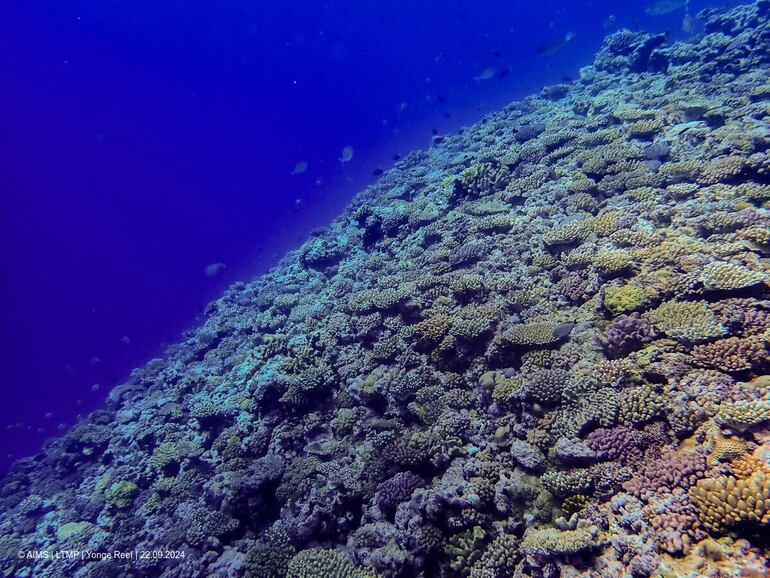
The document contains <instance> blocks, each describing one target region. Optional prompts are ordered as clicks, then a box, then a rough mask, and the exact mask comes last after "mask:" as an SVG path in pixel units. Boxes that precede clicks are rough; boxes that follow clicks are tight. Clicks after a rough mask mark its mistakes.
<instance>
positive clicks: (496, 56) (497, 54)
mask: <svg viewBox="0 0 770 578" xmlns="http://www.w3.org/2000/svg"><path fill="white" fill-rule="evenodd" d="M502 55H503V53H502V52H500V51H499V50H495V51H494V52H493V53H492V56H494V57H495V58H500V57H501V56H502Z"/></svg>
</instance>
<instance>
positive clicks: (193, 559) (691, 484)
mask: <svg viewBox="0 0 770 578" xmlns="http://www.w3.org/2000/svg"><path fill="white" fill-rule="evenodd" d="M698 19H699V22H700V26H702V29H703V33H702V34H699V35H695V36H692V37H691V38H689V39H687V40H684V41H680V42H675V43H670V42H669V41H668V40H667V39H666V36H665V35H663V34H648V33H644V32H636V31H630V30H621V31H619V32H616V33H614V34H612V35H611V36H609V37H608V38H607V39H606V40H605V42H604V44H603V46H602V48H601V50H600V51H599V53H598V54H597V55H596V57H595V59H594V61H593V63H592V64H591V65H589V66H586V67H585V68H583V69H582V70H581V73H580V79H579V80H578V81H575V82H571V83H563V84H559V85H557V86H554V87H548V88H547V89H544V90H543V91H542V92H540V93H538V94H536V95H533V96H530V97H528V98H526V99H525V100H523V101H521V102H514V103H511V104H510V105H508V106H506V107H505V108H504V109H503V110H501V111H499V112H497V113H494V114H491V115H489V116H487V117H486V118H485V119H484V121H483V122H480V123H479V124H477V125H476V126H473V127H469V128H467V129H465V130H463V131H462V132H461V133H460V134H457V135H452V136H446V137H442V138H441V139H437V140H435V141H434V144H433V146H431V148H429V149H428V150H426V151H418V152H413V153H411V154H409V155H406V156H404V157H403V158H401V159H400V160H399V161H398V162H397V163H396V165H395V166H394V167H393V168H392V169H391V170H388V171H385V172H384V174H382V175H381V177H380V178H379V179H378V180H377V181H376V182H375V183H374V184H372V185H371V186H369V187H368V188H367V189H365V190H364V191H362V192H361V193H359V194H358V195H357V196H356V197H355V198H354V199H353V200H352V201H351V203H350V205H349V207H347V209H346V210H345V211H344V212H343V213H342V214H341V215H340V216H339V217H338V218H336V219H335V220H334V221H333V222H332V223H331V224H330V225H329V227H327V228H325V229H323V230H320V231H317V232H315V233H314V234H313V236H312V237H311V238H310V239H309V240H308V241H307V242H306V243H305V244H304V245H303V246H302V247H300V248H299V249H297V250H296V251H293V252H290V253H289V254H288V255H286V256H285V257H284V258H283V260H282V261H281V262H280V263H279V264H278V265H277V266H276V267H275V268H274V269H273V270H271V271H270V272H268V273H267V274H265V275H263V276H261V277H259V278H257V279H255V280H253V281H250V282H248V283H246V282H241V283H236V284H234V285H233V286H231V287H230V288H229V289H228V290H227V291H226V292H225V293H224V295H222V296H221V297H220V298H219V299H217V300H216V301H214V302H213V303H211V304H210V305H209V306H208V307H207V308H206V311H205V313H206V319H205V321H204V322H203V324H202V325H201V326H200V327H198V328H196V329H194V330H191V331H189V332H188V333H186V334H185V336H184V339H183V340H182V341H181V342H180V343H178V344H176V345H172V346H171V347H169V348H168V350H167V351H166V352H165V353H164V354H163V356H162V357H161V358H159V359H154V360H151V361H150V362H149V363H148V364H146V366H144V367H143V368H139V369H136V370H135V371H134V372H133V373H132V374H131V376H130V378H129V379H128V380H127V382H126V383H124V384H121V385H120V386H118V387H116V388H115V389H114V390H113V391H112V392H110V394H109V397H108V400H107V402H106V404H105V407H104V408H103V409H100V410H98V411H96V412H93V413H92V414H90V415H88V416H86V417H85V418H84V419H83V420H82V422H81V423H80V424H78V425H77V426H76V427H75V428H73V429H72V430H71V431H69V432H67V433H65V434H64V435H62V436H61V437H60V438H57V439H54V440H51V441H50V442H49V443H48V444H47V445H46V447H45V448H44V450H43V451H42V452H41V453H40V454H39V455H38V456H35V457H33V458H29V459H24V460H21V461H19V462H17V463H16V464H15V465H14V466H13V468H12V469H11V471H10V472H9V473H8V475H7V476H6V477H5V479H4V480H3V483H2V486H1V488H0V502H2V506H3V511H4V513H5V515H4V516H3V518H2V519H0V546H1V547H2V552H3V554H4V555H3V556H2V558H0V567H1V568H2V574H3V575H4V576H19V577H23V576H35V577H58V576H68V577H70V576H71V577H73V578H92V577H95V576H108V577H109V576H131V577H144V576H146V577H153V578H155V577H158V578H185V577H190V576H220V577H225V576H227V577H228V578H229V577H235V578H237V577H243V578H247V577H254V578H301V577H313V578H325V577H329V578H332V577H335V578H342V577H349V578H373V577H379V578H405V577H416V578H428V577H434V576H435V577H439V578H442V577H444V578H456V577H470V578H503V577H506V578H507V577H509V576H517V577H522V578H527V577H529V578H539V577H549V578H551V577H557V576H564V577H567V576H569V577H576V576H585V577H586V578H600V577H605V576H633V577H645V576H727V575H730V576H760V575H766V573H767V567H768V564H770V552H768V543H767V540H766V537H767V532H768V523H770V484H769V480H770V389H769V388H768V385H770V284H769V283H768V277H769V275H770V261H769V260H768V259H769V258H770V257H768V254H769V252H768V247H770V244H769V242H770V238H769V237H768V230H770V214H769V213H768V208H769V207H768V202H770V154H769V153H768V151H770V128H768V126H769V125H768V119H770V108H768V102H769V100H768V95H770V90H768V85H767V78H768V76H770V74H769V73H770V2H768V1H767V0H757V1H755V2H754V3H751V4H744V5H739V6H736V7H734V8H731V9H717V8H711V9H708V10H705V11H703V12H701V13H700V14H699V15H698ZM65 549H70V550H76V549H77V550H80V551H85V550H90V551H109V552H112V551H123V550H142V551H150V552H155V551H159V550H163V551H173V552H180V553H183V554H184V557H183V558H176V559H172V558H169V557H151V558H150V559H146V560H142V561H141V562H137V563H136V564H133V563H132V564H131V565H130V566H129V565H122V564H120V563H116V562H115V561H114V560H111V561H106V560H100V559H89V560H84V561H81V560H77V561H75V560H64V561H62V560H52V559H50V558H45V557H34V556H22V557H18V555H17V552H19V551H21V552H40V551H61V550H65Z"/></svg>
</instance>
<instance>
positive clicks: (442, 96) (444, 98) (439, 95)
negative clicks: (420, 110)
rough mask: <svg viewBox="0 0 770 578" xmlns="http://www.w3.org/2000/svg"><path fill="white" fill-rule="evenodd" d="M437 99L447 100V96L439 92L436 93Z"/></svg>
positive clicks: (439, 100) (440, 100)
mask: <svg viewBox="0 0 770 578" xmlns="http://www.w3.org/2000/svg"><path fill="white" fill-rule="evenodd" d="M436 100H437V101H438V102H446V97H445V96H444V95H443V94H437V95H436Z"/></svg>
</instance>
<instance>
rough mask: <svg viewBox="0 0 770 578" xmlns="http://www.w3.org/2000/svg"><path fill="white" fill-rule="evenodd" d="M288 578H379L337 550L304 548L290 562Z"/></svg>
mask: <svg viewBox="0 0 770 578" xmlns="http://www.w3.org/2000/svg"><path fill="white" fill-rule="evenodd" d="M286 578H377V575H376V574H375V573H374V572H372V571H371V570H367V569H366V568H362V567H361V566H355V565H354V564H351V563H350V562H348V561H347V560H346V559H345V557H344V556H343V555H342V554H340V553H339V552H337V551H336V550H329V549H312V550H302V551H301V552H299V553H298V554H296V555H295V556H294V557H293V558H292V559H291V561H290V562H289V566H288V570H287V572H286Z"/></svg>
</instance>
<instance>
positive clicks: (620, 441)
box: [585, 426, 643, 465]
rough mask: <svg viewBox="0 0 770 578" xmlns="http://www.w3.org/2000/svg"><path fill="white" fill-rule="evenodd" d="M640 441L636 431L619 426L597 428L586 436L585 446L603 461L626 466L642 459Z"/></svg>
mask: <svg viewBox="0 0 770 578" xmlns="http://www.w3.org/2000/svg"><path fill="white" fill-rule="evenodd" d="M641 442H642V440H641V436H640V433H639V432H638V431H636V430H633V429H630V428H627V427H623V426H619V427H613V428H599V429H597V430H594V431H592V432H591V433H590V434H588V435H587V436H586V439H585V443H586V445H587V446H588V447H589V448H591V449H592V450H593V451H595V452H596V453H597V454H598V455H599V456H601V457H602V458H603V459H605V460H612V461H616V462H619V463H621V464H622V465H627V464H629V463H635V462H638V461H639V460H641V458H642V454H643V452H642V447H641V445H642V443H641Z"/></svg>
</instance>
